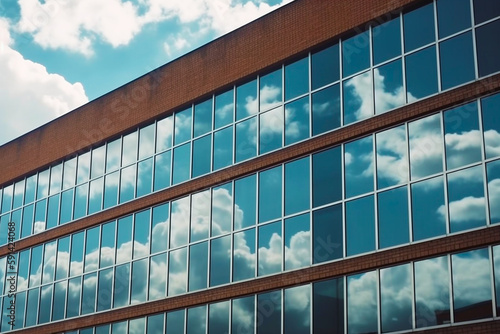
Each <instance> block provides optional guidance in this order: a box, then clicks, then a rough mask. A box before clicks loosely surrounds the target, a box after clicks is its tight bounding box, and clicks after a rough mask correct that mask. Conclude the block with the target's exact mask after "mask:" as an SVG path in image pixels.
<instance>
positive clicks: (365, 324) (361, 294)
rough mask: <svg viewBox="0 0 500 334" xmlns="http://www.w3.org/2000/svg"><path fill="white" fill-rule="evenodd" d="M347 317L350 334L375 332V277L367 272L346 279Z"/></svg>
mask: <svg viewBox="0 0 500 334" xmlns="http://www.w3.org/2000/svg"><path fill="white" fill-rule="evenodd" d="M347 285H348V290H347V307H348V311H347V315H348V328H349V332H350V333H365V332H366V333H368V332H373V331H374V330H375V331H376V330H377V275H376V272H374V271H372V272H368V273H364V274H360V275H356V276H352V277H348V279H347Z"/></svg>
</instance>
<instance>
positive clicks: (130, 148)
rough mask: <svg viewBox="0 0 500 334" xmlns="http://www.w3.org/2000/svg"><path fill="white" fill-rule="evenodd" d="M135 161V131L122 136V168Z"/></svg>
mask: <svg viewBox="0 0 500 334" xmlns="http://www.w3.org/2000/svg"><path fill="white" fill-rule="evenodd" d="M136 161H137V131H135V132H132V133H129V134H128V135H126V136H123V150H122V166H123V167H124V166H127V165H130V164H131V163H134V162H136Z"/></svg>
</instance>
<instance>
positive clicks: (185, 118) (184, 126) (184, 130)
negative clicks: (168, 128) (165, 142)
mask: <svg viewBox="0 0 500 334" xmlns="http://www.w3.org/2000/svg"><path fill="white" fill-rule="evenodd" d="M191 114H192V111H191V107H189V108H188V109H186V110H183V111H179V112H176V113H175V114H174V117H175V135H174V145H178V144H182V143H184V142H185V141H187V140H189V139H191V118H192V115H191Z"/></svg>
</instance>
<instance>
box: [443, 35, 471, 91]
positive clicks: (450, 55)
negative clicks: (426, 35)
mask: <svg viewBox="0 0 500 334" xmlns="http://www.w3.org/2000/svg"><path fill="white" fill-rule="evenodd" d="M439 57H440V61H441V88H442V89H443V90H444V89H448V88H451V87H455V86H458V85H460V84H462V83H465V82H468V81H471V80H474V77H475V75H476V74H475V70H474V53H473V49H472V33H471V32H466V33H465V34H462V35H459V36H456V37H453V38H451V39H448V40H446V41H444V42H442V43H440V44H439Z"/></svg>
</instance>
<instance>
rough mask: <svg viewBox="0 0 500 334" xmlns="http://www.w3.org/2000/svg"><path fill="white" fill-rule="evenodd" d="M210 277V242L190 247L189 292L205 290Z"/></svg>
mask: <svg viewBox="0 0 500 334" xmlns="http://www.w3.org/2000/svg"><path fill="white" fill-rule="evenodd" d="M207 275H208V242H206V241H205V242H202V243H199V244H196V245H193V246H191V247H189V291H196V290H200V289H205V288H206V287H207Z"/></svg>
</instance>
